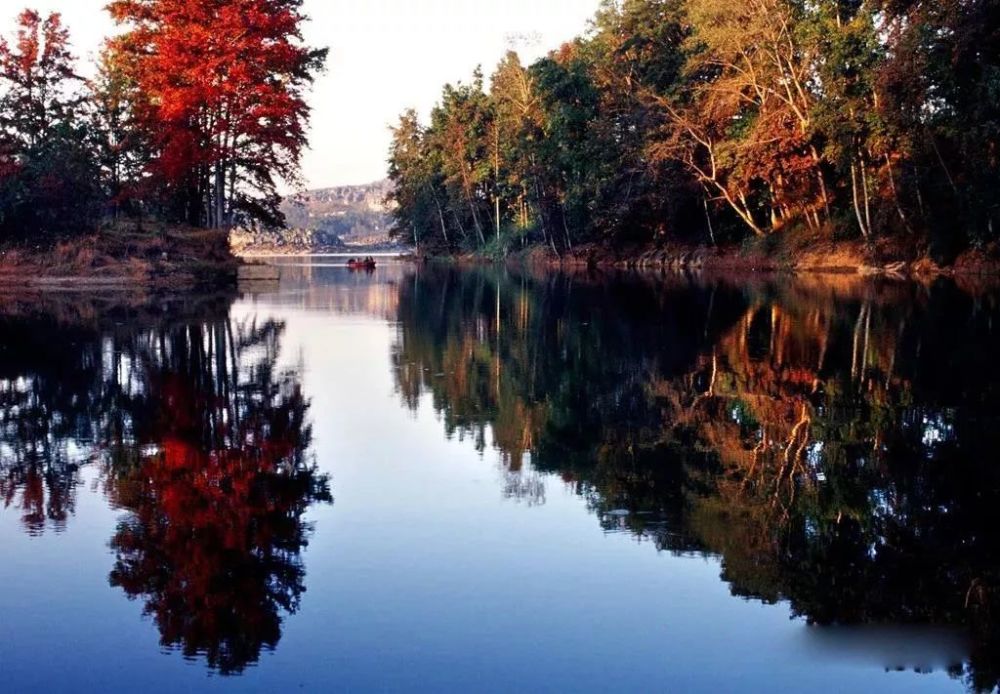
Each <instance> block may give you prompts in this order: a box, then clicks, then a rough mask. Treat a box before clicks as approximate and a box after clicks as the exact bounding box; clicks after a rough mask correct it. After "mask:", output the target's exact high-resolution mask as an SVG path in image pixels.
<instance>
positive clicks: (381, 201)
mask: <svg viewBox="0 0 1000 694" xmlns="http://www.w3.org/2000/svg"><path fill="white" fill-rule="evenodd" d="M390 190H391V187H390V184H389V182H388V181H379V182H377V183H369V184H367V185H360V186H341V187H338V188H323V189H320V190H310V191H306V192H305V193H302V194H300V195H297V196H295V197H293V198H289V199H287V200H286V201H285V203H284V204H283V205H282V211H283V212H284V213H285V217H286V219H287V221H288V227H289V228H290V229H305V230H310V231H313V232H319V233H321V234H324V235H326V236H327V237H329V236H335V237H337V238H339V239H342V240H343V241H345V242H347V243H351V244H370V245H376V244H382V243H386V242H387V241H388V240H389V227H390V225H391V224H392V219H391V214H392V207H391V206H390V204H389V203H388V201H387V198H388V196H389V192H390Z"/></svg>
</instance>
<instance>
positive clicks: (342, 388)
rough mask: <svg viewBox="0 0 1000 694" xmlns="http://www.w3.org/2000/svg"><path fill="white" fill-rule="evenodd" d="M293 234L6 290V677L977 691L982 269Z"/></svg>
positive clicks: (990, 580) (990, 566) (987, 469)
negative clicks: (207, 287)
mask: <svg viewBox="0 0 1000 694" xmlns="http://www.w3.org/2000/svg"><path fill="white" fill-rule="evenodd" d="M285 262H286V263H287V265H288V267H286V268H285V269H284V275H283V279H282V283H281V286H280V288H277V287H275V288H272V289H270V290H268V289H267V288H265V289H264V290H262V291H259V292H256V293H244V294H242V295H238V296H204V297H188V298H185V299H172V300H166V299H163V300H161V299H157V300H155V301H150V302H144V301H138V300H133V301H128V302H123V301H122V300H121V299H120V298H119V299H116V298H114V297H107V296H104V297H101V296H98V297H80V296H78V295H72V296H66V297H60V296H59V295H54V296H46V297H41V298H38V299H36V300H14V299H9V298H4V299H2V300H0V551H2V561H0V587H2V588H0V690H2V691H4V692H27V691H104V692H112V691H142V692H146V693H148V692H161V691H162V692H176V691H268V692H285V691H296V690H304V691H333V690H348V691H363V690H389V691H397V690H415V689H422V690H441V691H444V690H450V691H486V690H496V691H509V690H519V691H522V690H523V691H584V690H593V691H609V690H613V691H734V690H739V691H755V690H756V691H775V690H779V691H784V690H787V691H802V690H808V691H815V692H820V691H824V692H825V691H854V692H856V691H880V692H881V691H906V692H915V691H963V690H979V689H982V690H989V689H992V688H994V687H995V686H996V685H997V682H998V678H1000V603H998V599H1000V534H998V533H997V528H998V527H1000V524H998V521H1000V464H998V463H1000V459H998V456H997V451H998V450H1000V362H998V360H997V355H998V354H1000V304H998V303H997V298H998V294H996V293H994V292H992V291H990V290H986V289H983V288H980V287H974V286H971V287H969V286H956V285H954V284H949V283H945V282H941V283H938V284H936V285H934V286H931V287H924V286H916V285H913V286H910V285H904V284H857V283H855V284H851V283H849V282H846V281H837V282H835V283H832V284H831V283H830V282H825V283H821V282H818V281H813V282H809V281H797V282H789V281H785V282H783V283H779V284H773V283H768V282H764V281H757V282H749V283H733V282H720V283H713V282H707V281H691V280H681V279H678V278H672V277H639V276H609V275H587V274H578V275H573V276H566V275H554V274H550V275H545V274H532V273H517V272H512V271H504V272H500V271H493V270H466V271H459V270H453V269H441V268H438V269H435V268H420V269H419V271H418V270H417V269H416V268H412V267H409V266H404V265H398V266H397V265H387V266H386V267H384V268H380V269H379V270H378V271H376V272H375V273H373V274H365V273H352V272H350V271H348V270H347V269H346V268H343V267H332V266H331V265H335V264H336V263H331V262H329V259H326V260H321V261H316V263H315V265H312V266H311V265H310V262H309V261H303V260H302V259H296V260H288V261H285ZM122 304H124V305H122Z"/></svg>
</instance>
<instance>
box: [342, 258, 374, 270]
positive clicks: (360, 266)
mask: <svg viewBox="0 0 1000 694" xmlns="http://www.w3.org/2000/svg"><path fill="white" fill-rule="evenodd" d="M347 267H349V268H350V269H352V270H374V269H375V259H374V258H360V259H359V258H351V259H350V260H348V261H347Z"/></svg>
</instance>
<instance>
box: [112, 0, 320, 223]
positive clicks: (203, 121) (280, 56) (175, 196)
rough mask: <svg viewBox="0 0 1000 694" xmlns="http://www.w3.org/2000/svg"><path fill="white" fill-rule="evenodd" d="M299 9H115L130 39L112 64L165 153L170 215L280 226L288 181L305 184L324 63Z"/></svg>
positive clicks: (133, 0) (159, 185)
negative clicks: (312, 100)
mask: <svg viewBox="0 0 1000 694" xmlns="http://www.w3.org/2000/svg"><path fill="white" fill-rule="evenodd" d="M301 5H302V0H112V2H111V3H110V4H109V5H108V10H109V11H110V12H111V15H112V17H114V19H115V20H116V21H117V22H118V23H119V24H121V25H124V26H126V27H127V28H128V30H127V31H126V32H125V33H124V34H122V35H121V36H119V37H117V38H115V39H114V40H113V41H112V42H111V54H112V55H113V56H115V57H116V60H117V61H118V63H119V65H120V66H121V68H122V69H125V70H128V71H129V73H130V75H131V79H132V80H133V83H134V85H135V86H136V89H135V94H136V99H137V103H135V104H134V105H133V108H134V111H135V116H136V118H137V119H138V121H139V122H140V123H141V124H142V127H143V128H144V129H145V130H146V131H147V132H148V134H149V136H150V139H151V141H152V142H153V143H154V146H155V147H156V150H157V152H156V156H155V158H154V159H153V160H152V162H151V164H150V171H149V173H150V182H151V183H153V185H154V186H155V189H156V190H158V191H162V202H163V203H165V204H164V207H165V211H166V212H168V213H170V214H172V215H173V216H176V217H178V218H180V219H184V220H186V221H188V222H190V223H192V224H196V225H205V226H209V227H213V228H219V227H228V226H232V225H234V224H241V223H262V224H264V225H266V226H276V225H280V224H281V223H282V222H283V219H282V215H281V213H280V211H279V209H278V205H279V203H280V200H281V198H280V196H279V195H278V192H277V187H278V184H279V182H280V181H282V180H284V181H290V182H297V179H298V173H299V163H300V158H301V154H302V149H303V148H304V147H305V145H306V126H307V124H308V120H309V111H310V109H309V107H308V106H307V104H306V102H305V98H304V96H305V91H306V90H307V88H308V87H309V85H310V84H311V82H312V81H313V79H314V77H315V75H316V73H317V72H318V71H319V70H321V69H322V67H323V63H324V62H325V59H326V53H327V51H326V50H325V49H313V48H310V47H308V46H306V45H305V44H304V42H303V39H302V34H301V26H302V24H303V22H304V21H305V19H306V18H305V16H304V15H303V14H302V12H301Z"/></svg>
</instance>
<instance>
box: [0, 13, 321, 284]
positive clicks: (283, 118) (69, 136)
mask: <svg viewBox="0 0 1000 694" xmlns="http://www.w3.org/2000/svg"><path fill="white" fill-rule="evenodd" d="M301 4H302V2H301V0H215V1H211V2H204V1H202V0H114V1H112V2H110V3H109V4H108V7H107V9H108V11H109V12H110V14H111V16H112V18H113V19H114V20H115V22H116V23H117V24H118V26H119V27H120V29H121V32H120V33H118V34H116V35H115V36H114V37H112V38H110V39H108V40H107V41H106V42H105V44H104V46H103V48H102V50H101V53H100V56H99V58H98V64H97V65H96V66H91V67H92V69H91V70H90V71H89V72H92V73H93V75H92V77H89V78H84V77H81V76H80V71H79V69H78V66H77V62H76V61H75V59H74V57H73V55H72V51H71V44H70V36H69V32H68V30H67V28H66V27H65V26H64V25H63V23H62V20H61V18H60V15H59V14H57V13H54V14H50V15H48V16H43V15H41V14H39V13H38V12H35V11H33V10H25V11H23V12H21V13H20V15H18V17H17V20H16V27H15V30H14V31H13V32H12V34H11V35H9V36H4V37H2V38H0V244H2V245H3V247H4V250H5V253H4V258H5V259H4V261H2V262H0V265H2V266H3V267H2V269H3V270H4V271H5V273H7V274H14V275H21V276H23V275H24V274H25V273H37V272H39V271H41V272H43V273H46V272H53V271H54V272H62V273H66V272H69V273H70V274H76V275H79V274H88V273H92V272H93V271H95V270H97V269H99V268H104V267H105V266H108V265H112V266H114V267H116V268H117V269H118V270H119V271H120V272H121V274H125V275H140V276H144V277H150V276H156V275H157V274H164V273H169V272H172V271H173V270H176V269H177V265H178V264H179V265H180V266H181V267H183V268H185V269H190V266H191V265H192V263H194V264H196V265H197V264H202V265H209V266H211V265H213V264H215V269H216V270H218V269H231V268H232V267H233V264H234V263H235V261H234V260H233V258H232V256H231V254H230V253H229V250H228V244H227V235H228V231H229V229H231V228H232V227H234V226H244V227H257V226H263V227H274V226H280V225H281V224H283V221H284V217H283V214H282V212H281V210H280V205H281V202H282V198H281V196H280V195H279V193H278V188H277V187H278V182H279V181H281V180H284V181H290V182H292V183H295V182H297V181H298V172H299V161H300V156H301V153H302V150H303V148H304V147H305V146H306V126H307V123H308V119H309V107H308V105H307V104H306V101H305V98H304V97H305V92H306V90H307V89H308V87H309V85H310V83H311V82H312V80H313V78H314V76H315V75H316V74H317V72H318V71H319V70H320V69H322V66H323V63H324V60H325V57H326V51H325V50H324V49H314V48H311V47H308V46H306V45H304V43H303V41H302V37H301V33H300V29H301V25H302V24H303V22H304V21H305V17H304V15H303V14H302V12H301ZM206 230H211V231H213V232H215V233H207V232H206ZM206 239H210V240H211V243H209V244H207V245H206ZM188 261H190V262H188Z"/></svg>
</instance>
